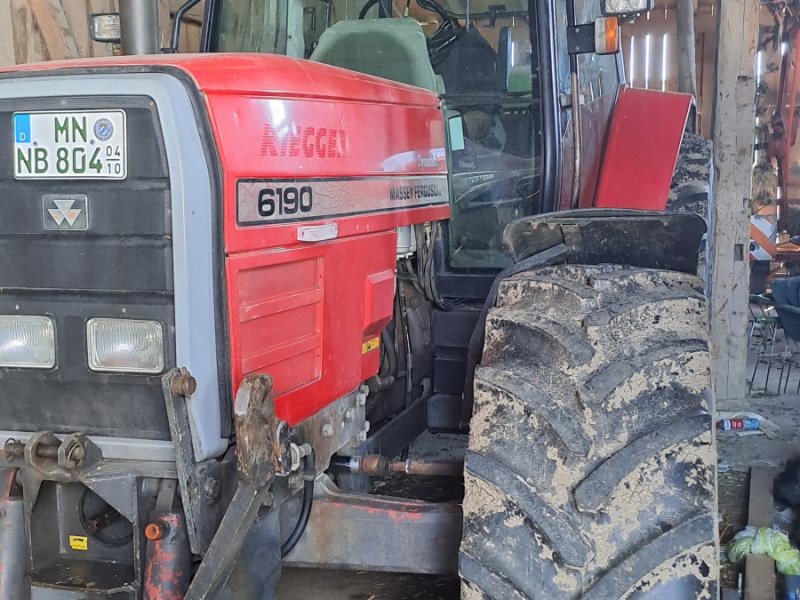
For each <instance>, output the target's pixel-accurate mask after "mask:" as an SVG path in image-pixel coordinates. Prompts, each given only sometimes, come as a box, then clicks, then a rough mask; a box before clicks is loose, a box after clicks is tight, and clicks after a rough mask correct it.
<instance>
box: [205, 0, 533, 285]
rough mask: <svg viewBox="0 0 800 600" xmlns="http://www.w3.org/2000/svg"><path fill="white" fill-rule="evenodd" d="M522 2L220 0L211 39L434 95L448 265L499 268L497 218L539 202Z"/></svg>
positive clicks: (224, 46) (500, 222)
mask: <svg viewBox="0 0 800 600" xmlns="http://www.w3.org/2000/svg"><path fill="white" fill-rule="evenodd" d="M473 8H474V11H473ZM523 8H524V10H527V1H525V2H522V1H521V0H520V1H519V2H516V3H514V2H512V3H506V4H502V3H494V2H488V1H483V2H475V3H470V8H469V11H466V10H461V9H466V5H464V4H463V2H461V0H449V1H448V2H446V3H445V4H439V3H437V2H436V1H434V0H399V1H398V0H358V1H354V0H225V1H223V2H222V3H221V8H220V12H219V14H218V15H217V19H216V23H215V27H212V29H211V31H212V34H213V36H214V40H213V41H212V47H214V48H215V49H216V50H219V51H223V50H237V51H248V50H250V51H260V52H265V51H266V52H277V53H282V54H283V53H286V54H294V53H293V52H292V50H291V49H292V48H297V47H302V48H303V49H304V50H303V51H301V52H300V53H299V54H303V55H305V56H306V57H310V58H311V59H312V60H319V61H321V62H326V63H328V64H334V65H336V66H340V67H345V68H350V69H353V70H357V71H362V72H365V73H370V74H373V75H379V76H382V77H386V78H390V79H395V80H397V81H401V82H404V83H411V84H414V85H420V86H424V87H427V88H428V89H432V90H435V91H437V92H438V93H440V95H441V97H442V100H443V106H444V114H445V116H446V127H447V131H448V140H449V148H448V158H449V165H448V166H449V171H450V186H451V189H450V192H451V194H450V195H451V199H452V212H451V219H450V223H449V227H448V228H447V230H446V232H445V235H446V237H447V243H448V250H449V251H448V259H447V260H448V266H449V267H450V268H451V269H455V270H465V269H466V270H471V269H479V270H480V269H499V268H503V267H505V266H507V265H509V264H510V263H511V259H510V256H509V255H508V254H507V252H506V251H505V250H504V248H503V244H502V232H503V228H504V226H505V225H506V224H507V223H508V222H509V221H511V220H513V219H516V218H519V217H522V216H524V215H527V214H531V213H536V212H539V207H540V204H541V199H540V198H539V197H538V195H539V188H540V181H539V178H540V171H539V163H540V161H539V158H540V155H541V143H540V140H539V136H540V135H541V133H540V132H541V126H540V114H539V107H540V105H539V100H538V83H537V82H535V81H533V80H532V69H531V60H532V59H531V53H532V52H531V49H532V47H533V45H532V43H531V39H530V30H531V28H530V27H529V23H528V17H527V13H526V12H524V11H523ZM457 9H458V10H457ZM467 13H468V14H469V15H470V16H469V21H467V17H466V14H467ZM247 15H254V16H255V17H257V18H255V19H253V20H252V21H248V19H247ZM379 15H385V16H391V17H394V18H378V17H379ZM298 19H299V21H298ZM298 23H302V34H300V32H299V30H298V28H297V24H298ZM326 33H327V35H326ZM420 34H422V35H420ZM282 35H283V37H281V36H282ZM298 38H300V39H298ZM294 55H297V54H294ZM426 73H427V74H426ZM534 90H536V91H535V92H534Z"/></svg>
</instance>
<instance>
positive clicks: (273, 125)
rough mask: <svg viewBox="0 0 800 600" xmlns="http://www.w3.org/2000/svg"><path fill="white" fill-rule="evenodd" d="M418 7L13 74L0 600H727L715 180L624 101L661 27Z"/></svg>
mask: <svg viewBox="0 0 800 600" xmlns="http://www.w3.org/2000/svg"><path fill="white" fill-rule="evenodd" d="M415 2H416V3H415V4H414V5H411V3H410V1H409V2H406V3H405V4H404V5H402V6H398V5H397V4H394V5H392V4H390V3H388V2H384V0H379V1H377V2H376V0H367V1H366V3H365V4H362V5H356V4H353V3H347V2H345V1H343V0H329V1H328V0H326V1H325V2H322V1H318V0H306V2H305V4H304V3H303V2H300V1H299V0H287V1H280V2H278V1H275V2H265V1H264V0H217V1H210V0H209V1H207V3H206V8H205V23H204V29H203V47H202V50H203V51H204V52H202V53H198V54H174V53H170V52H161V53H158V54H151V55H144V56H123V57H117V58H109V59H95V60H80V61H72V62H52V63H44V64H33V65H23V66H19V67H16V68H10V69H7V70H5V71H3V72H2V73H0V186H1V187H0V190H1V193H0V431H2V437H3V440H4V441H5V443H4V448H3V455H2V471H0V474H2V490H1V493H2V499H0V598H3V599H8V600H28V599H33V600H78V599H80V600H86V599H96V598H111V599H114V600H122V599H140V598H141V599H146V600H156V599H164V600H175V599H180V598H186V599H192V600H196V599H201V598H202V599H205V598H208V599H211V598H226V599H227V598H236V599H251V598H253V599H256V598H258V599H262V598H264V599H270V598H275V597H276V591H275V589H276V583H277V581H278V578H279V575H280V569H281V565H282V564H284V565H293V566H305V567H307V566H317V567H333V568H353V569H364V570H377V571H395V572H408V573H428V574H451V575H455V574H456V573H458V574H459V575H460V577H461V580H462V598H464V599H470V600H472V599H478V598H484V599H485V598H490V599H495V600H507V599H513V600H518V599H527V600H533V599H537V600H538V599H546V600H555V599H564V600H572V599H578V598H585V599H592V600H601V599H602V600H615V599H623V598H630V599H633V598H636V599H637V600H644V599H648V600H654V599H666V598H669V599H673V600H682V599H695V598H698V599H699V598H715V597H716V595H717V574H718V547H717V542H716V539H717V535H716V521H715V506H716V505H715V501H716V498H715V460H716V453H715V443H714V437H713V430H712V427H711V423H712V418H711V415H712V410H713V406H712V405H713V399H712V395H711V394H710V392H709V356H708V342H707V334H706V307H705V300H704V290H703V283H702V280H701V278H699V277H698V276H697V275H698V273H697V265H698V251H699V250H700V249H701V240H702V238H703V235H704V232H705V229H706V226H705V223H704V220H703V218H702V217H701V216H698V215H697V214H695V212H696V211H697V210H699V211H700V212H703V210H705V209H704V208H703V207H705V206H706V202H707V200H708V190H709V186H708V179H707V178H708V175H709V173H710V169H709V166H710V165H709V160H710V159H708V154H707V152H706V150H707V147H706V145H705V144H704V142H702V141H699V140H698V138H696V136H694V135H693V133H692V125H691V124H692V121H693V116H692V111H693V105H692V99H691V98H690V97H687V96H682V95H678V94H665V93H660V92H654V91H648V90H640V89H631V88H628V87H626V86H625V85H624V76H623V71H622V62H621V60H620V55H619V52H618V47H617V39H618V23H617V17H624V18H629V17H632V16H634V15H635V14H636V13H638V12H641V11H644V10H647V9H649V8H650V6H648V2H647V0H604V1H602V2H601V1H600V0H566V1H562V0H558V1H556V0H530V1H529V2H528V0H525V1H522V0H504V3H498V4H495V3H492V2H490V1H489V0H472V1H471V2H469V1H468V2H467V3H466V4H463V3H462V2H461V0H415ZM122 4H123V6H122V8H123V13H122V14H121V15H120V17H121V19H122V31H123V39H122V44H123V47H125V46H126V42H128V41H130V40H126V39H125V36H126V35H129V34H131V32H133V34H137V33H138V34H139V35H141V36H151V32H150V31H148V30H147V28H146V27H140V26H141V25H142V23H145V22H146V18H144V17H143V16H142V15H145V12H139V13H137V12H136V10H138V9H137V8H136V7H137V6H139V7H140V8H141V6H143V5H144V4H146V3H141V2H134V0H125V2H123V3H122ZM184 8H187V7H184ZM183 12H185V10H184V9H181V11H179V13H180V14H183ZM406 15H408V16H406ZM103 17H104V18H105V17H107V15H104V16H103ZM134 17H139V18H138V20H137V19H136V18H134ZM126 19H128V20H127V21H126ZM178 25H179V23H178V24H177V25H176V31H177V26H178ZM133 34H131V35H133ZM134 41H136V40H134ZM139 41H141V39H140V40H139ZM134 45H136V44H134ZM173 45H174V46H176V45H177V44H173ZM139 46H146V44H145V43H142V44H139ZM153 50H157V49H153ZM280 54H284V55H286V56H280ZM306 57H310V60H309V59H308V58H306ZM668 203H669V205H668ZM687 207H694V208H695V209H696V211H695V212H692V211H678V212H671V211H669V210H667V211H666V212H665V209H671V208H687ZM697 207H700V208H699V209H698V208H697ZM701 275H702V273H701ZM425 431H429V432H449V433H458V434H461V435H464V436H467V435H468V438H469V441H468V449H467V451H466V457H465V459H464V463H463V465H462V464H461V463H454V462H452V461H450V462H444V461H442V460H440V459H436V458H434V459H430V458H425V457H422V458H420V457H417V456H416V455H414V454H408V453H407V449H408V448H409V447H410V446H411V445H412V443H413V442H414V440H415V439H416V438H418V437H419V436H420V434H422V433H423V432H425ZM447 439H453V438H452V437H448V438H447ZM454 470H455V473H456V475H457V476H459V477H460V476H461V475H462V472H463V481H464V489H465V495H464V498H463V503H462V502H442V503H434V502H427V501H421V500H414V499H409V498H402V497H392V496H387V495H378V494H375V493H370V485H369V483H370V480H371V478H375V477H386V476H389V475H391V474H393V473H404V474H406V475H407V476H408V477H415V476H417V475H420V474H423V475H424V474H427V475H437V474H438V475H444V474H447V475H453V472H454ZM451 480H454V481H457V479H452V478H451Z"/></svg>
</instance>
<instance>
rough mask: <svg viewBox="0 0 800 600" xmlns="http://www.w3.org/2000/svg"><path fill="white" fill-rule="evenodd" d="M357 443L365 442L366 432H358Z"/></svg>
mask: <svg viewBox="0 0 800 600" xmlns="http://www.w3.org/2000/svg"><path fill="white" fill-rule="evenodd" d="M358 441H359V442H366V441H367V432H366V431H359V432H358Z"/></svg>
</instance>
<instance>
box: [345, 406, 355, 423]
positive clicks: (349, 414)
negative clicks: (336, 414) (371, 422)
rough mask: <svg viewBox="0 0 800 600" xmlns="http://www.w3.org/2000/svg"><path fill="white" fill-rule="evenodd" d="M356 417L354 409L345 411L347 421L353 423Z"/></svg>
mask: <svg viewBox="0 0 800 600" xmlns="http://www.w3.org/2000/svg"><path fill="white" fill-rule="evenodd" d="M354 416H355V413H354V412H353V409H352V408H348V409H347V410H346V411H344V420H345V421H352V420H353V417H354Z"/></svg>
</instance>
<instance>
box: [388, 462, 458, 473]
mask: <svg viewBox="0 0 800 600" xmlns="http://www.w3.org/2000/svg"><path fill="white" fill-rule="evenodd" d="M389 469H390V470H391V472H392V473H405V474H406V475H428V476H438V477H461V474H462V473H463V472H464V461H463V460H411V459H409V460H395V461H392V462H391V463H390V464H389Z"/></svg>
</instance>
